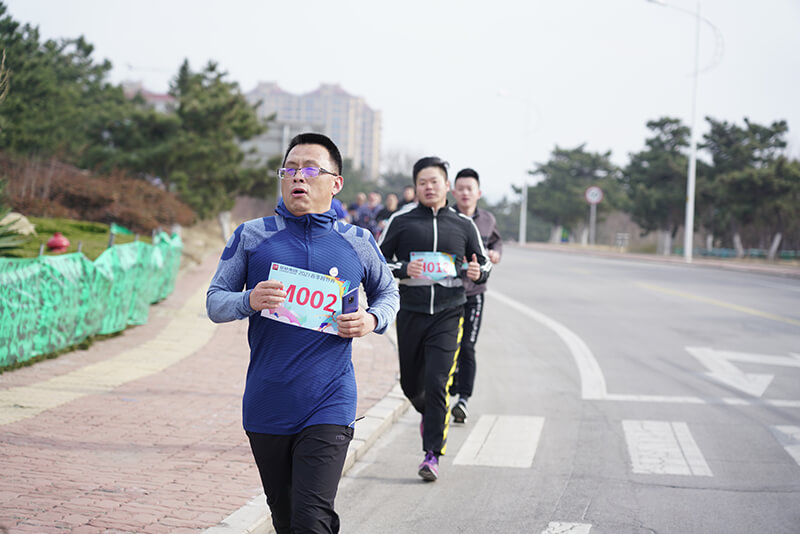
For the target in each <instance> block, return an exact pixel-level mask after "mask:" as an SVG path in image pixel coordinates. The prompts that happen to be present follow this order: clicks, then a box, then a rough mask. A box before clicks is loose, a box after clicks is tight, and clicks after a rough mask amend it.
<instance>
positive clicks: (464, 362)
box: [450, 293, 484, 398]
mask: <svg viewBox="0 0 800 534" xmlns="http://www.w3.org/2000/svg"><path fill="white" fill-rule="evenodd" d="M483 301H484V294H483V293H478V294H477V295H472V296H470V297H467V303H466V304H464V335H463V336H461V349H460V350H459V351H458V367H456V374H455V375H454V376H453V387H451V388H450V393H451V394H453V395H459V396H461V397H463V398H469V397H471V396H472V390H473V388H474V387H475V372H476V370H477V365H476V363H475V343H476V342H477V341H478V332H480V330H481V320H482V318H483Z"/></svg>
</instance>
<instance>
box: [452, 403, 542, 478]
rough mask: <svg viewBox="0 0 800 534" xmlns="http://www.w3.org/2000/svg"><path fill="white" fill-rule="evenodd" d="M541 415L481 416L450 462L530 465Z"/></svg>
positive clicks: (540, 425) (461, 463) (455, 463)
mask: <svg viewBox="0 0 800 534" xmlns="http://www.w3.org/2000/svg"><path fill="white" fill-rule="evenodd" d="M543 426H544V417H532V416H527V415H482V416H481V417H480V419H478V422H477V424H475V426H474V427H473V428H472V431H471V432H470V433H469V436H468V437H467V440H466V441H465V442H464V445H462V446H461V449H460V450H459V451H458V454H457V455H456V457H455V459H454V460H453V465H484V466H493V467H520V468H529V467H530V466H531V465H533V457H534V456H535V455H536V448H537V447H538V446H539V438H540V437H541V435H542V427H543Z"/></svg>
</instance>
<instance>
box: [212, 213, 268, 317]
mask: <svg viewBox="0 0 800 534" xmlns="http://www.w3.org/2000/svg"><path fill="white" fill-rule="evenodd" d="M243 230H244V225H240V226H239V227H238V228H236V231H234V233H233V235H232V236H231V238H230V239H229V240H228V244H227V245H226V247H225V250H223V251H222V257H221V258H220V260H219V265H217V272H216V273H214V277H213V278H212V279H211V284H210V285H209V286H208V292H207V293H206V313H208V317H209V319H211V320H212V321H214V322H215V323H225V322H228V321H235V320H237V319H245V318H247V317H250V316H251V315H253V314H254V313H256V312H255V310H253V308H251V307H250V292H251V290H249V289H248V290H247V291H242V289H243V288H244V284H245V280H246V275H247V273H246V267H245V252H244V245H243V243H242V239H241V236H242V232H243Z"/></svg>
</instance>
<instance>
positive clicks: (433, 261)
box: [408, 252, 456, 280]
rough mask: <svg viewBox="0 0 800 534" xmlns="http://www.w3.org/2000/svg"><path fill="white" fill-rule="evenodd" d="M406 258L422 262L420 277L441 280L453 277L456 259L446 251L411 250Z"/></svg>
mask: <svg viewBox="0 0 800 534" xmlns="http://www.w3.org/2000/svg"><path fill="white" fill-rule="evenodd" d="M408 259H409V260H410V261H414V260H419V259H421V260H422V261H423V263H422V278H430V279H431V280H442V279H444V278H455V276H456V259H455V256H453V255H452V254H448V253H446V252H411V253H409V257H408Z"/></svg>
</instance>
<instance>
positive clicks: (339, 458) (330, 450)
mask: <svg viewBox="0 0 800 534" xmlns="http://www.w3.org/2000/svg"><path fill="white" fill-rule="evenodd" d="M247 437H248V438H249V439H250V448H251V450H252V451H253V457H254V458H255V460H256V465H257V466H258V472H259V474H260V475H261V484H262V485H263V486H264V493H265V494H266V495H267V504H269V508H270V512H271V513H272V525H273V526H274V527H275V532H277V534H290V533H291V534H301V533H302V534H306V533H315V534H317V533H319V534H323V533H324V534H335V533H337V532H339V516H338V515H337V514H336V512H334V511H333V501H334V499H335V497H336V490H337V489H338V486H339V479H340V478H341V476H342V468H343V467H344V460H345V457H346V456H347V446H348V445H349V444H350V441H351V440H352V439H353V429H352V428H350V427H346V426H339V425H314V426H310V427H307V428H304V429H303V430H301V431H300V433H298V434H291V435H287V436H281V435H273V434H257V433H255V432H247Z"/></svg>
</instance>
